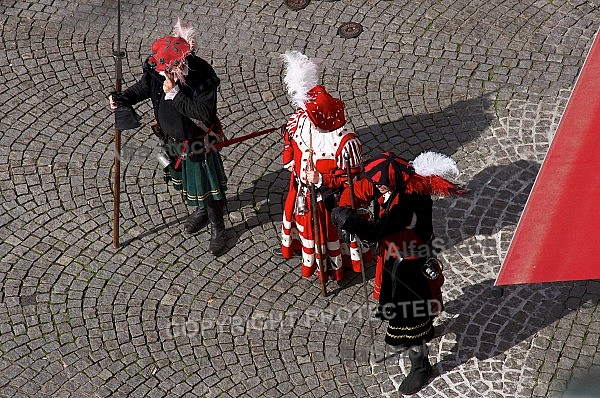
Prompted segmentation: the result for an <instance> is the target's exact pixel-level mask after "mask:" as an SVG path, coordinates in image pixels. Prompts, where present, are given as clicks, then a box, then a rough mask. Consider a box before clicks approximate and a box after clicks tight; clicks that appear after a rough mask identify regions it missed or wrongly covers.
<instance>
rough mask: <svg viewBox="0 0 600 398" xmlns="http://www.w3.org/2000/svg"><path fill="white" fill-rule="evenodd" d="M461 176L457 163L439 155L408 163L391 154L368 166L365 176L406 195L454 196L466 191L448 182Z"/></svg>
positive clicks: (374, 160)
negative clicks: (451, 178)
mask: <svg viewBox="0 0 600 398" xmlns="http://www.w3.org/2000/svg"><path fill="white" fill-rule="evenodd" d="M456 176H458V167H456V163H455V162H454V160H452V159H451V158H449V157H448V156H446V155H443V154H441V153H437V152H423V153H422V154H420V155H419V156H417V157H416V158H415V160H413V161H412V162H409V161H407V160H405V159H402V158H401V157H398V156H396V155H395V154H394V153H392V152H383V153H382V154H381V155H379V156H377V157H376V158H375V159H373V160H371V161H369V162H368V163H367V164H366V165H365V177H366V178H367V179H368V180H370V181H371V182H373V183H374V184H377V185H385V186H387V187H388V188H391V189H397V190H399V191H403V192H406V193H409V194H410V193H418V194H422V195H441V196H451V195H460V194H463V193H465V192H466V191H465V190H464V189H463V188H461V187H460V186H459V185H456V184H454V183H452V182H450V181H448V180H447V178H450V177H456Z"/></svg>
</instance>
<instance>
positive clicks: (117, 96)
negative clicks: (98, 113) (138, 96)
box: [110, 91, 131, 108]
mask: <svg viewBox="0 0 600 398" xmlns="http://www.w3.org/2000/svg"><path fill="white" fill-rule="evenodd" d="M110 96H111V98H112V103H114V104H115V105H116V106H117V108H119V107H121V106H129V105H131V103H130V101H129V98H127V96H125V95H123V93H121V92H116V91H113V92H112V93H110Z"/></svg>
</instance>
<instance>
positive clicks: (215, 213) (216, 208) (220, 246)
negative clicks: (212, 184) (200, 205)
mask: <svg viewBox="0 0 600 398" xmlns="http://www.w3.org/2000/svg"><path fill="white" fill-rule="evenodd" d="M223 207H224V206H223V203H222V202H212V203H211V204H210V205H209V206H208V207H207V211H208V219H209V221H210V245H209V246H208V250H209V251H210V252H211V253H212V254H214V255H215V256H220V255H221V254H223V251H224V250H225V243H226V239H225V220H224V219H223Z"/></svg>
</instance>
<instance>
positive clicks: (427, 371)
mask: <svg viewBox="0 0 600 398" xmlns="http://www.w3.org/2000/svg"><path fill="white" fill-rule="evenodd" d="M408 357H409V358H410V372H409V373H408V375H407V376H406V378H405V379H404V380H403V381H402V383H401V384H400V387H399V388H398V391H400V392H401V393H402V394H405V395H412V394H416V393H417V392H419V391H420V390H421V388H423V386H424V385H425V384H426V383H427V381H429V379H431V377H432V376H433V368H432V367H431V364H430V363H429V350H428V349H427V344H425V343H423V344H422V345H420V346H412V347H411V348H410V349H409V350H408Z"/></svg>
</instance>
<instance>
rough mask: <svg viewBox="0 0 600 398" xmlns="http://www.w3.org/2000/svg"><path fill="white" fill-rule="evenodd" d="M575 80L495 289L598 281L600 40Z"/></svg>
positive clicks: (595, 43) (599, 226) (599, 232)
mask: <svg viewBox="0 0 600 398" xmlns="http://www.w3.org/2000/svg"><path fill="white" fill-rule="evenodd" d="M598 36H599V35H598V34H596V38H595V40H594V43H593V45H592V48H591V50H590V53H589V54H588V57H587V59H586V61H585V64H584V66H583V69H582V71H581V73H580V75H579V78H578V79H577V83H576V84H575V88H574V90H573V93H572V94H571V98H570V99H569V102H568V104H567V107H566V108H565V111H564V114H563V116H562V119H561V121H560V123H559V126H558V130H557V132H556V135H555V136H554V139H553V141H552V143H551V145H550V149H549V151H548V154H547V155H546V158H545V160H544V163H543V164H542V167H541V169H540V172H539V174H538V176H537V179H536V181H535V184H534V186H533V189H532V191H531V194H530V195H529V199H528V201H527V204H526V205H525V210H524V212H523V215H522V216H521V219H520V221H519V223H518V225H517V228H516V232H515V235H514V237H513V240H512V242H511V244H510V247H509V249H508V253H507V255H506V259H505V260H504V264H503V265H502V268H501V270H500V273H499V275H498V279H497V280H496V285H510V284H519V283H537V282H556V281H571V280H587V279H600V40H599V39H598Z"/></svg>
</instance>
